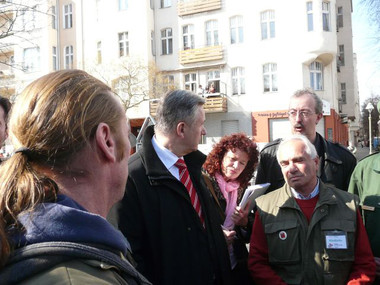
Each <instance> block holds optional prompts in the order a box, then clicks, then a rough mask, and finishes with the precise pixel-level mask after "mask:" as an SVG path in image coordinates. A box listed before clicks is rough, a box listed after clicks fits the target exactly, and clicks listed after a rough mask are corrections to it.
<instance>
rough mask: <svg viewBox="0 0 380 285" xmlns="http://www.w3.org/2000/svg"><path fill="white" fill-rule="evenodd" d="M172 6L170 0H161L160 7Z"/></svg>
mask: <svg viewBox="0 0 380 285" xmlns="http://www.w3.org/2000/svg"><path fill="white" fill-rule="evenodd" d="M171 6H172V0H161V8H167V7H171Z"/></svg>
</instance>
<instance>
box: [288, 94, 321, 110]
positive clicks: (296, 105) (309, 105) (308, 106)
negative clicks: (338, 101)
mask: <svg viewBox="0 0 380 285" xmlns="http://www.w3.org/2000/svg"><path fill="white" fill-rule="evenodd" d="M291 109H295V110H311V111H313V110H315V101H314V99H313V97H311V96H310V95H309V94H304V95H302V96H300V97H291V98H290V102H289V110H291Z"/></svg>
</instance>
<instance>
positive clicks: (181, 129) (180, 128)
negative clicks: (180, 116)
mask: <svg viewBox="0 0 380 285" xmlns="http://www.w3.org/2000/svg"><path fill="white" fill-rule="evenodd" d="M185 127H186V125H185V122H179V123H178V124H177V129H176V131H177V135H178V136H179V137H181V138H183V137H184V136H185Z"/></svg>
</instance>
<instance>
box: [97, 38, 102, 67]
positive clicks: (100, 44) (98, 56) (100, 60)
mask: <svg viewBox="0 0 380 285" xmlns="http://www.w3.org/2000/svg"><path fill="white" fill-rule="evenodd" d="M96 50H97V60H98V64H101V63H102V42H100V41H99V42H97V44H96Z"/></svg>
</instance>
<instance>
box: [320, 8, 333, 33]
mask: <svg viewBox="0 0 380 285" xmlns="http://www.w3.org/2000/svg"><path fill="white" fill-rule="evenodd" d="M330 7H331V6H330V2H328V1H322V28H323V31H325V32H330V31H331V19H330Z"/></svg>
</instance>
